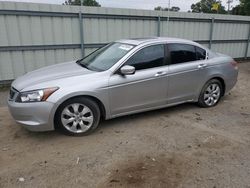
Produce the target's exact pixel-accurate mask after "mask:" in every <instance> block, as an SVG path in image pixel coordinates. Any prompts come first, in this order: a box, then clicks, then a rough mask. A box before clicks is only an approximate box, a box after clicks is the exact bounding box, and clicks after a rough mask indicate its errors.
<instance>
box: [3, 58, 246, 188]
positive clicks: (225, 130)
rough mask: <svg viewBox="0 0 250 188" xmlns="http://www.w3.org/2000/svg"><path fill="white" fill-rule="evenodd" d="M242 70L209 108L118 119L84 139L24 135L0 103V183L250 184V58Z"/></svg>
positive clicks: (179, 108)
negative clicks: (229, 87) (217, 102)
mask: <svg viewBox="0 0 250 188" xmlns="http://www.w3.org/2000/svg"><path fill="white" fill-rule="evenodd" d="M239 67H240V74H239V81H238V83H237V85H236V87H235V88H234V89H233V90H232V91H231V92H230V93H229V94H228V95H226V96H225V97H224V98H223V99H222V101H221V102H220V103H219V104H218V105H217V106H216V107H214V108H209V109H203V108H199V107H197V106H196V105H194V104H184V105H179V106H176V107H171V108H167V109H162V110H157V111H152V112H147V113H142V114H137V115H132V116H126V117H122V118H117V119H113V120H109V121H105V122H102V124H101V126H100V127H99V128H98V129H97V131H96V132H94V133H93V134H91V135H89V136H87V137H69V136H64V135H61V134H59V133H57V132H46V133H32V132H28V131H26V130H25V129H23V128H21V127H20V126H19V125H16V124H15V122H14V121H13V120H12V118H11V117H10V114H9V112H8V109H7V107H0V187H28V188H29V187H30V188H33V187H101V188H103V187H154V188H155V187H168V188H171V187H194V188H195V187H197V188H200V187H203V188H206V187H208V188H219V187H237V188H238V187H244V188H246V187H250V63H242V64H240V65H239ZM4 93H5V94H2V98H1V100H2V99H3V98H6V97H3V95H6V94H7V92H4ZM2 105H4V103H2Z"/></svg>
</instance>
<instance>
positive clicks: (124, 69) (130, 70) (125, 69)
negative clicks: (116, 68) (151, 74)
mask: <svg viewBox="0 0 250 188" xmlns="http://www.w3.org/2000/svg"><path fill="white" fill-rule="evenodd" d="M120 73H121V74H122V75H131V74H135V67H133V66H130V65H125V66H123V67H122V68H121V69H120Z"/></svg>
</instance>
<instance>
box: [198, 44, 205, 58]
mask: <svg viewBox="0 0 250 188" xmlns="http://www.w3.org/2000/svg"><path fill="white" fill-rule="evenodd" d="M196 57H197V60H204V59H206V50H204V49H202V48H199V47H196Z"/></svg>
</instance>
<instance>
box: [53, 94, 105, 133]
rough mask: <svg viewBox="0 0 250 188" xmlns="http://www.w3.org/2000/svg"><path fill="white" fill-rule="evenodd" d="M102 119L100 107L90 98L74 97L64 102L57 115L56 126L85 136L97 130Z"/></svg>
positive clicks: (63, 130) (64, 131) (64, 130)
mask: <svg viewBox="0 0 250 188" xmlns="http://www.w3.org/2000/svg"><path fill="white" fill-rule="evenodd" d="M99 121H100V109H99V107H98V105H97V104H96V102H94V101H93V100H91V99H88V98H74V99H70V100H68V101H66V102H64V103H63V104H62V105H61V106H60V107H59V108H58V110H57V112H56V115H55V126H56V127H57V128H59V129H60V130H61V131H62V132H63V133H65V134H67V135H72V136H83V135H87V134H89V133H91V132H92V131H93V130H95V129H96V128H97V126H98V124H99Z"/></svg>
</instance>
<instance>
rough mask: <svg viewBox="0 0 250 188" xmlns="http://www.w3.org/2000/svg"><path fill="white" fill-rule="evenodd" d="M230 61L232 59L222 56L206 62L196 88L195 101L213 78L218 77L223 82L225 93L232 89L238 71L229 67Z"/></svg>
mask: <svg viewBox="0 0 250 188" xmlns="http://www.w3.org/2000/svg"><path fill="white" fill-rule="evenodd" d="M232 61H233V59H232V58H231V57H229V56H226V55H222V54H219V55H218V56H216V57H213V58H211V59H208V60H207V61H206V64H207V67H206V68H204V70H203V73H204V74H203V77H202V78H201V82H200V83H201V84H200V85H199V86H198V87H197V96H196V100H198V98H199V95H200V92H201V90H202V88H203V86H204V85H205V83H206V82H207V81H209V80H211V79H213V78H216V77H218V78H221V79H223V80H224V84H225V93H227V92H228V91H230V90H231V89H232V88H233V87H234V85H235V84H236V82H237V77H238V69H237V68H234V67H233V66H232V65H231V62H232Z"/></svg>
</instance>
